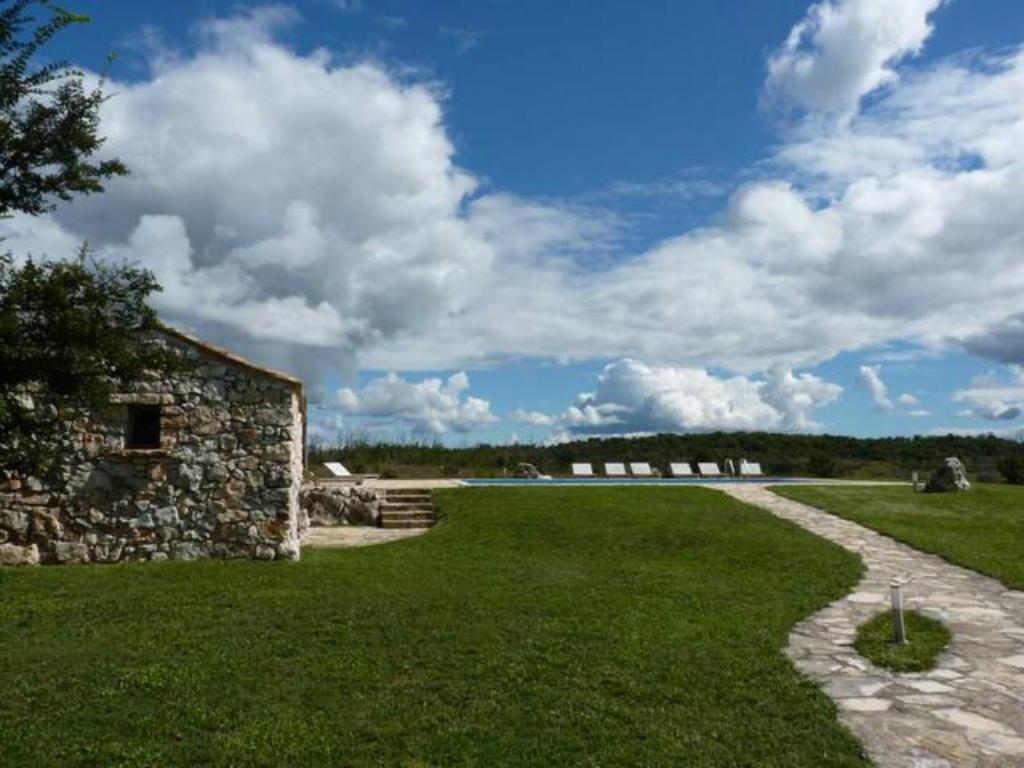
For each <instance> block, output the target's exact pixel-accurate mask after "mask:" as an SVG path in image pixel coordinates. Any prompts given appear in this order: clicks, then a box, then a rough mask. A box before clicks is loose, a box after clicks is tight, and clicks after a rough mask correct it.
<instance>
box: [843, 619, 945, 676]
mask: <svg viewBox="0 0 1024 768" xmlns="http://www.w3.org/2000/svg"><path fill="white" fill-rule="evenodd" d="M903 626H904V628H905V629H906V639H907V641H906V642H905V643H903V644H899V645H898V644H896V643H895V642H893V634H894V633H893V621H892V612H891V611H886V612H884V613H880V614H878V615H877V616H875V617H873V618H872V619H870V620H869V621H866V622H864V623H863V624H861V625H860V626H859V627H858V628H857V642H856V643H854V647H855V648H856V649H857V652H858V653H859V654H860V655H861V656H863V657H865V658H867V659H870V660H871V661H872V662H874V663H875V664H877V665H878V666H880V667H885V668H886V669H891V670H893V671H894V672H925V671H926V670H929V669H933V668H934V667H935V660H936V659H937V658H938V657H939V654H940V653H942V651H943V650H944V649H945V647H946V646H947V645H949V641H950V640H951V639H952V635H951V634H950V633H949V630H948V629H946V625H945V624H943V623H942V622H941V621H937V620H936V619H932V618H929V617H928V616H924V615H922V614H920V613H918V612H917V611H904V613H903Z"/></svg>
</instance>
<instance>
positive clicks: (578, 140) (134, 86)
mask: <svg viewBox="0 0 1024 768" xmlns="http://www.w3.org/2000/svg"><path fill="white" fill-rule="evenodd" d="M71 5H72V7H73V8H74V9H75V10H80V11H82V12H85V13H88V14H90V15H91V16H92V17H93V21H92V23H91V24H90V25H88V26H85V27H82V28H80V29H75V30H74V31H71V32H67V33H64V34H63V35H62V37H60V38H59V39H58V41H57V43H56V44H55V46H54V48H53V50H52V53H54V54H55V55H56V54H59V55H62V56H66V57H67V58H69V59H70V60H72V61H73V62H75V63H76V64H79V65H81V66H83V67H85V68H87V69H90V70H96V69H98V68H99V67H100V66H101V65H102V62H103V58H104V55H105V54H106V52H107V51H109V50H112V49H113V50H116V51H117V53H118V58H117V60H116V62H115V64H114V66H113V69H112V71H111V80H112V82H111V84H110V90H111V92H112V94H113V96H112V98H111V99H110V101H109V102H108V105H107V107H106V108H105V112H104V123H103V124H104V129H105V130H106V132H107V133H108V135H109V136H110V140H109V143H108V148H109V149H110V151H112V152H116V153H117V154H118V155H120V156H121V157H122V158H124V159H125V160H126V161H127V162H128V164H129V166H130V167H132V169H133V176H132V178H131V179H130V180H128V181H125V182H119V183H117V184H115V185H112V186H111V188H110V189H109V190H108V193H107V194H106V195H104V196H102V197H100V198H96V199H90V200H87V201H79V202H76V203H73V204H71V205H68V206H65V207H63V208H62V209H60V210H59V211H57V212H56V213H55V214H54V215H53V216H50V217H46V218H45V220H43V221H25V220H15V221H13V222H7V223H4V225H3V226H4V228H5V229H6V230H7V235H8V238H9V240H10V241H11V242H12V243H13V244H14V246H15V250H16V251H18V250H23V251H26V252H32V253H36V254H41V253H45V254H46V255H49V256H51V257H57V256H59V255H61V253H62V251H64V250H67V249H68V248H70V247H71V246H72V245H73V244H74V243H75V242H79V241H81V240H82V239H86V238H87V239H89V240H90V242H91V243H92V244H93V245H94V246H95V247H96V248H97V250H98V251H99V253H100V254H101V256H102V257H104V258H110V259H113V260H118V259H131V260H134V261H138V262H141V263H143V264H145V265H147V266H149V267H150V268H152V269H154V271H156V273H157V275H158V277H159V278H160V279H161V281H162V282H163V283H164V285H165V292H164V294H163V296H162V297H161V298H160V299H159V301H158V306H159V308H160V310H161V312H162V313H163V314H164V316H165V317H167V318H168V319H169V320H171V321H172V322H175V323H177V324H179V325H182V326H185V327H188V328H190V329H191V330H194V331H196V332H199V333H202V334H203V335H206V336H208V337H211V338H213V339H214V340H216V341H219V342H221V343H225V344H230V345H231V346H233V347H235V348H238V349H239V350H240V351H241V352H243V353H244V354H247V355H249V356H251V357H255V358H257V359H260V360H264V361H266V362H269V363H271V364H274V365H278V366H281V367H285V368H288V369H290V370H293V371H296V372H298V373H300V374H301V375H302V376H303V377H304V378H305V379H306V381H307V386H308V387H309V390H310V392H311V395H312V397H313V398H314V399H315V400H317V401H318V402H319V407H317V408H316V409H315V411H314V414H315V419H314V421H315V424H314V426H315V427H316V428H317V429H318V430H319V433H320V434H321V435H322V436H324V437H329V436H330V435H331V434H333V433H334V432H335V431H336V430H352V429H370V430H375V431H379V432H382V433H384V434H389V435H402V434H416V435H420V436H425V437H429V438H431V439H433V438H435V437H436V438H439V439H443V440H446V441H449V442H453V443H464V442H476V441H479V440H488V441H503V440H509V439H513V436H515V437H517V438H519V439H531V438H532V439H537V440H548V439H563V438H565V437H572V436H580V435H588V434H614V433H629V432H646V431H689V430H704V429H718V428H723V429H746V428H750V429H771V430H797V431H800V430H808V431H821V430H824V431H828V432H833V433H846V434H854V435H888V434H918V433H928V432H932V431H943V432H944V431H948V430H963V431H970V430H981V431H987V430H993V431H999V432H1005V433H1007V434H1016V433H1017V430H1019V428H1020V427H1021V426H1022V423H1024V420H1022V419H1021V418H1020V411H1021V408H1022V407H1024V374H1022V373H1021V369H1020V368H1019V366H1020V365H1022V364H1024V320H1022V317H1024V316H1022V315H1021V314H1020V311H1021V308H1020V306H1019V301H1018V300H1017V297H1019V295H1020V290H1021V289H1024V258H1022V255H1024V251H1022V244H1024V224H1022V223H1021V222H1022V221H1024V219H1022V218H1021V216H1020V213H1021V202H1020V201H1019V199H1018V198H1019V195H1018V194H1017V192H1016V190H1018V189H1019V186H1017V181H1018V180H1019V179H1020V178H1021V175H1022V174H1024V170H1022V166H1024V162H1022V161H1024V155H1022V152H1024V150H1022V148H1021V147H1022V144H1024V136H1022V128H1021V125H1022V124H1024V120H1022V118H1024V107H1022V105H1021V102H1022V99H1021V95H1022V94H1024V63H1022V62H1024V58H1022V57H1021V54H1020V50H1019V46H1020V44H1021V43H1022V42H1024V41H1022V39H1021V38H1022V31H1024V6H1022V5H1021V4H1020V3H1016V2H1011V0H971V1H970V2H968V0H952V1H951V2H942V0H906V1H905V2H904V3H901V4H900V5H899V6H897V7H896V8H893V7H892V6H891V3H885V2H883V1H882V0H827V1H826V2H819V3H811V2H807V0H802V1H797V0H792V1H790V0H779V2H772V3H765V2H761V1H760V0H757V1H755V0H736V1H735V2H732V3H730V4H728V10H727V12H725V11H723V5H722V4H721V3H715V2H711V1H710V0H707V1H702V2H688V3H675V2H649V3H618V2H615V3H613V2H583V0H576V1H574V2H559V3H550V2H528V1H527V2H523V1H519V2H511V1H510V0H493V1H492V2H451V3H421V2H402V1H401V0H362V1H361V2H357V1H356V0H347V2H339V1H338V0H308V1H307V2H299V3H290V4H277V5H256V4H244V5H243V4H238V3H230V2H214V1H212V0H206V1H204V2H199V1H197V0H183V1H181V2H176V3H173V4H169V3H164V4H151V3H137V2H109V1H108V2H103V3H100V2H86V1H85V0H82V1H81V2H75V3H73V4H71Z"/></svg>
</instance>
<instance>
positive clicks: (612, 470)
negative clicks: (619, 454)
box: [604, 462, 626, 477]
mask: <svg viewBox="0 0 1024 768" xmlns="http://www.w3.org/2000/svg"><path fill="white" fill-rule="evenodd" d="M604 473H605V474H606V475H607V476H608V477H626V465H625V464H622V463H621V462H611V463H610V464H605V465H604Z"/></svg>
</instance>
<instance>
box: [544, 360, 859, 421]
mask: <svg viewBox="0 0 1024 768" xmlns="http://www.w3.org/2000/svg"><path fill="white" fill-rule="evenodd" d="M841 392H842V387H840V386H838V385H836V384H832V383H829V382H826V381H823V380H821V379H820V378H818V377H816V376H812V375H810V374H806V373H805V374H799V375H795V374H794V373H793V372H792V371H789V370H784V369H779V370H774V371H772V372H771V373H770V374H769V376H768V377H767V379H764V380H753V379H749V378H746V377H744V376H732V377H719V376H715V375H712V374H711V373H709V372H707V371H705V370H702V369H695V368H678V367H673V366H656V365H647V364H645V363H642V362H639V361H637V360H631V359H625V360H620V361H618V362H614V363H610V364H608V365H606V366H605V368H604V370H603V371H602V373H601V375H600V376H599V377H598V381H597V389H596V390H595V391H594V392H586V393H583V394H581V395H580V396H579V398H578V401H577V403H576V404H575V405H572V406H570V407H569V408H567V409H566V410H565V411H564V412H563V413H561V414H560V415H558V416H544V419H545V421H546V422H547V423H548V424H552V425H555V426H557V427H559V432H558V434H559V435H562V436H563V437H564V436H567V435H573V434H607V433H615V434H636V433H651V432H678V431H684V432H686V431H711V430H719V429H721V430H762V429H774V430H786V431H803V430H812V429H816V428H818V427H819V426H820V425H818V424H817V423H816V422H814V421H813V420H812V418H811V414H812V413H813V411H814V410H815V409H816V408H820V407H821V406H823V405H826V404H828V403H830V402H832V401H834V400H835V399H836V398H838V397H839V395H840V393H841Z"/></svg>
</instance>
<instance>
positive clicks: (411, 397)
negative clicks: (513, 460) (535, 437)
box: [336, 372, 498, 435]
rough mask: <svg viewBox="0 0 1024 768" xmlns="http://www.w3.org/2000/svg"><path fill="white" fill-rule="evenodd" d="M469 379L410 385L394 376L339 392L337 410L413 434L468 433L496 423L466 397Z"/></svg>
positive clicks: (485, 407)
mask: <svg viewBox="0 0 1024 768" xmlns="http://www.w3.org/2000/svg"><path fill="white" fill-rule="evenodd" d="M468 389H469V377H468V376H467V375H466V374H465V373H464V372H459V373H456V374H454V375H452V376H450V377H449V378H448V379H447V381H442V380H441V379H436V378H431V379H425V380H423V381H420V382H416V383H413V382H410V381H406V380H405V379H403V378H401V377H400V376H398V375H397V374H395V373H389V374H387V375H386V376H382V377H380V378H377V379H373V380H372V381H370V382H369V383H368V384H367V385H366V386H365V387H363V388H362V389H360V390H358V391H357V390H354V389H350V388H348V387H346V388H343V389H340V390H338V393H337V403H336V404H337V407H338V408H339V409H340V410H341V412H342V413H344V414H347V415H350V416H363V417H369V418H373V419H383V420H386V421H389V422H394V421H398V422H402V423H404V424H407V425H409V426H410V427H411V428H412V430H413V431H414V432H417V433H426V434H432V435H443V434H445V433H446V432H449V431H454V432H470V431H472V430H475V429H479V428H481V427H485V426H488V425H489V424H493V423H495V422H496V421H498V419H497V417H496V416H495V415H494V414H493V413H491V404H490V403H489V402H488V401H486V400H481V399H480V398H478V397H469V396H465V393H466V391H467V390H468Z"/></svg>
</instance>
